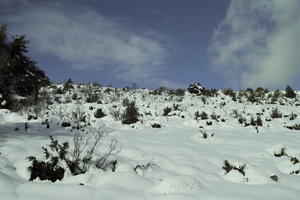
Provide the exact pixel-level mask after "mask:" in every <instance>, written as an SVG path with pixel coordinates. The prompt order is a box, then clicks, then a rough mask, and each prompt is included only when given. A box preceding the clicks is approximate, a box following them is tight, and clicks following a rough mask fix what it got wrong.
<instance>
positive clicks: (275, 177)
mask: <svg viewBox="0 0 300 200" xmlns="http://www.w3.org/2000/svg"><path fill="white" fill-rule="evenodd" d="M270 178H271V179H272V180H273V181H275V182H278V180H279V176H277V175H272V176H270Z"/></svg>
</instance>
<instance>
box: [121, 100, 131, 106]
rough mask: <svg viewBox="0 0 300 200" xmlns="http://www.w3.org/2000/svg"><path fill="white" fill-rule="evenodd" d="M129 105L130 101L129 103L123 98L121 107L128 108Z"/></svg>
mask: <svg viewBox="0 0 300 200" xmlns="http://www.w3.org/2000/svg"><path fill="white" fill-rule="evenodd" d="M129 103H130V101H129V99H128V98H125V99H123V101H122V105H123V106H128V105H129Z"/></svg>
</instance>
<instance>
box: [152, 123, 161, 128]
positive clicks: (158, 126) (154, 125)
mask: <svg viewBox="0 0 300 200" xmlns="http://www.w3.org/2000/svg"><path fill="white" fill-rule="evenodd" d="M151 127H152V128H161V125H160V124H158V123H154V124H151Z"/></svg>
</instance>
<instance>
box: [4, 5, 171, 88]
mask: <svg viewBox="0 0 300 200" xmlns="http://www.w3.org/2000/svg"><path fill="white" fill-rule="evenodd" d="M1 2H2V3H0V13H2V14H1V17H0V22H1V23H7V24H8V25H9V31H10V32H11V33H12V34H20V33H21V34H25V35H26V37H27V38H28V39H29V40H30V42H31V45H30V47H31V50H32V51H33V52H34V53H35V54H44V55H49V54H50V55H52V56H54V57H57V58H59V59H60V60H62V61H64V62H67V63H68V64H69V66H70V67H73V68H76V69H83V70H85V69H97V70H102V71H106V72H111V74H112V75H113V76H114V77H115V78H119V79H121V80H127V81H137V82H151V80H152V79H153V78H154V77H155V79H157V77H158V75H159V72H160V71H163V70H164V67H163V66H164V63H165V60H166V58H167V57H168V54H169V46H168V43H167V42H166V41H167V40H165V37H164V36H162V35H161V34H160V33H156V32H155V31H153V30H135V28H133V27H132V26H131V25H130V22H127V21H125V20H122V19H114V18H111V17H108V16H104V15H102V14H101V13H99V12H97V11H96V10H95V9H93V8H91V7H87V6H83V5H76V3H75V4H74V1H73V2H71V1H59V2H60V3H57V2H54V3H53V2H52V3H51V2H45V1H40V2H38V1H26V0H24V1H23V0H12V1H10V0H7V1H1ZM162 80H163V79H162ZM152 82H153V84H155V83H154V82H156V81H152Z"/></svg>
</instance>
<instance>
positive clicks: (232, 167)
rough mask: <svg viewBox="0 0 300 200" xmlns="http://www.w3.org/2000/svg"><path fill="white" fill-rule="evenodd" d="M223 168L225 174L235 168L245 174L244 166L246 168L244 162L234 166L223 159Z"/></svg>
mask: <svg viewBox="0 0 300 200" xmlns="http://www.w3.org/2000/svg"><path fill="white" fill-rule="evenodd" d="M222 168H223V169H224V170H225V174H228V173H229V172H230V171H231V170H237V171H238V172H240V173H241V174H242V175H243V176H245V175H246V173H245V168H246V164H243V165H240V166H238V167H237V166H235V165H232V164H230V163H229V162H228V160H225V161H224V165H223V167H222Z"/></svg>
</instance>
